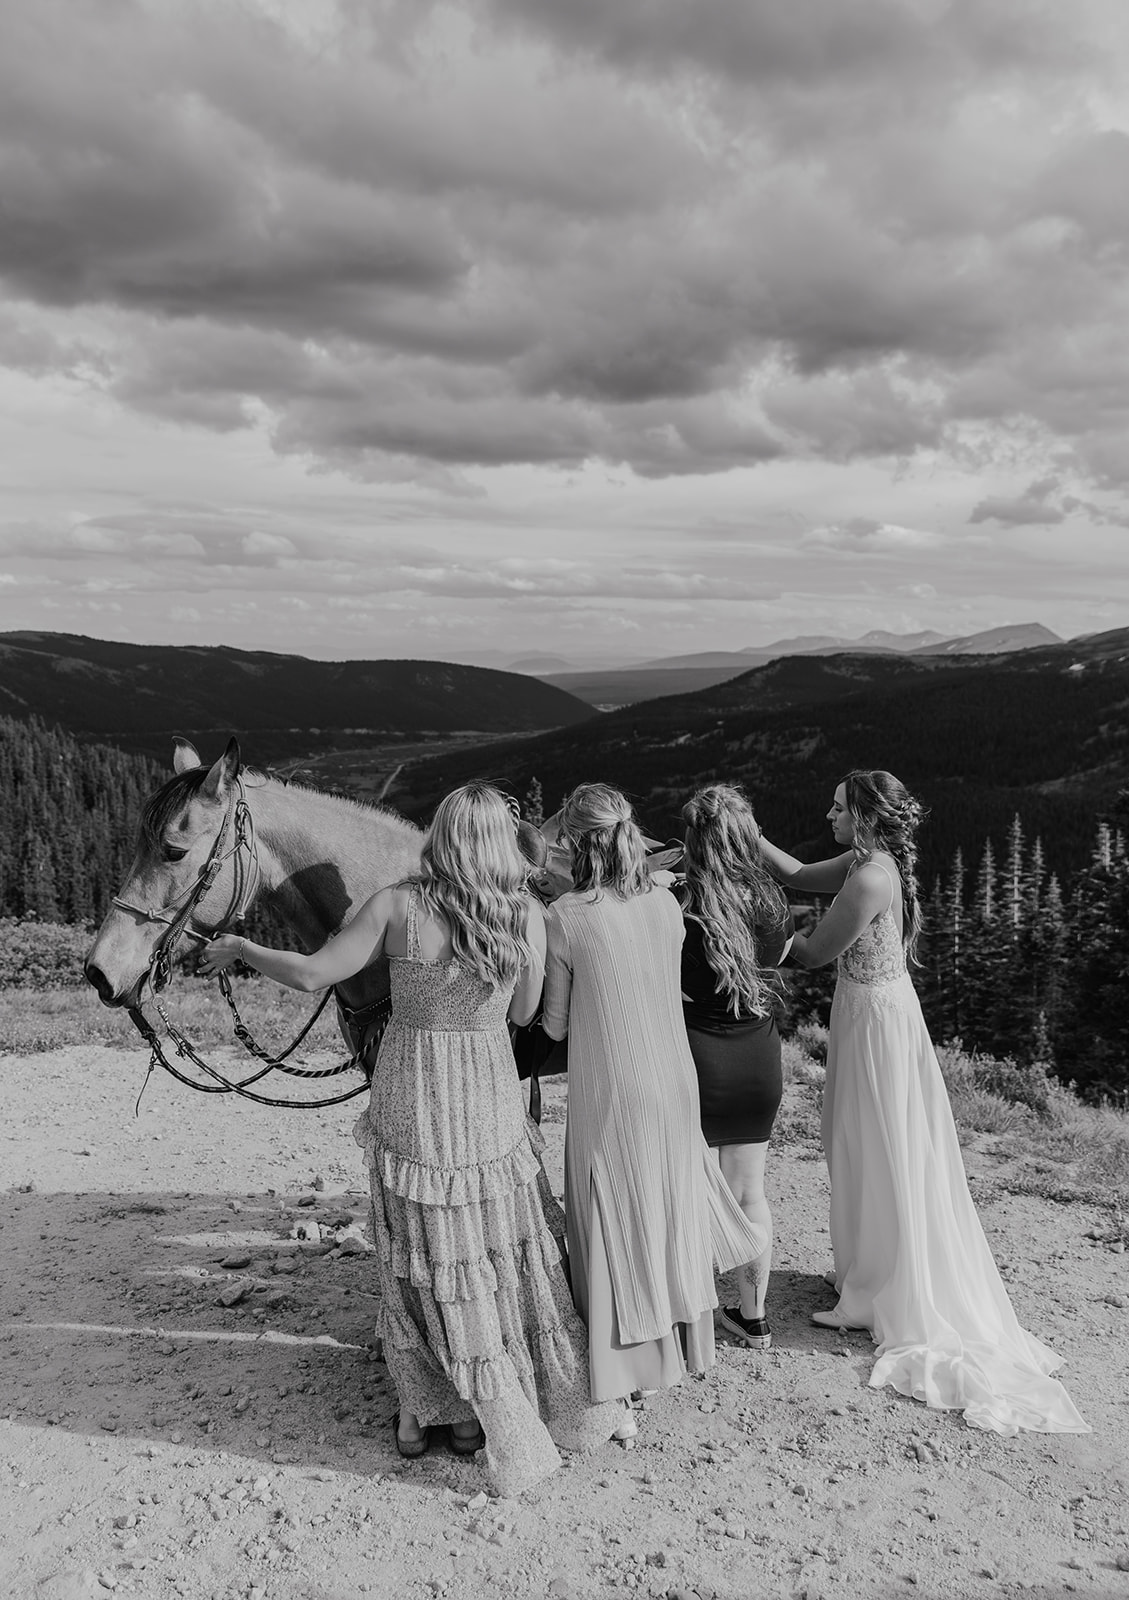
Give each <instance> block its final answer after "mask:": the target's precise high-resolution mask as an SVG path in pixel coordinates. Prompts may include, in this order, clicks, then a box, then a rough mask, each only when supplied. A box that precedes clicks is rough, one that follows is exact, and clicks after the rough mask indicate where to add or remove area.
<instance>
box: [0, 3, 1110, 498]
mask: <svg viewBox="0 0 1129 1600" xmlns="http://www.w3.org/2000/svg"><path fill="white" fill-rule="evenodd" d="M8 9H9V11H10V18H7V19H6V20H7V21H8V23H9V26H8V33H7V49H6V50H5V52H4V53H3V54H2V55H0V280H2V281H3V283H4V284H6V286H7V289H8V292H9V294H10V296H11V297H12V302H13V304H12V308H11V310H10V311H9V312H7V313H5V316H4V317H2V318H0V359H6V360H7V361H8V362H9V363H10V364H11V365H13V366H20V367H22V368H23V369H24V370H29V371H31V370H34V371H42V370H45V369H46V370H55V371H59V372H66V371H72V370H76V367H77V365H79V364H81V362H80V353H81V352H82V351H84V350H89V351H91V352H94V354H93V355H92V356H91V358H90V359H87V360H86V362H85V366H86V370H87V375H88V377H89V379H90V381H92V382H96V383H100V384H101V385H103V386H104V387H105V388H106V389H107V390H108V391H109V393H110V394H111V395H112V396H113V397H114V398H115V399H116V400H117V401H119V402H120V403H121V404H123V405H126V406H129V407H131V408H133V409H135V410H138V411H141V412H146V413H149V414H153V415H156V416H159V417H162V418H164V419H167V420H168V421H171V422H179V423H183V424H185V425H190V426H193V427H202V428H206V429H213V430H216V431H220V432H224V431H233V430H237V429H240V428H243V427H245V426H247V425H249V424H251V423H260V424H262V423H265V425H266V426H267V427H268V428H269V430H270V432H271V437H272V438H273V440H274V441H275V443H276V445H277V447H278V448H279V449H280V450H284V451H286V452H289V453H293V454H296V455H305V456H309V457H311V458H315V459H318V460H321V461H323V462H327V463H331V464H333V465H337V466H341V467H344V468H346V469H347V470H349V471H353V472H355V473H356V474H357V475H358V476H362V477H363V476H381V475H382V474H383V475H386V476H391V477H395V476H396V475H398V474H405V473H411V472H413V471H415V472H419V473H420V474H426V473H427V472H438V473H444V472H447V473H456V472H458V471H461V470H462V469H465V468H468V467H472V466H507V465H515V464H532V465H538V466H543V465H554V466H559V467H575V466H578V465H580V464H582V463H584V462H586V461H591V460H603V461H607V462H609V463H612V464H617V465H618V464H621V463H623V464H626V465H628V466H629V467H631V468H633V469H634V470H635V471H636V472H637V473H638V474H640V475H642V476H647V477H663V476H670V475H683V474H693V473H702V472H723V471H726V470H728V469H730V468H731V467H734V466H739V465H747V464H750V463H754V462H759V461H766V460H772V459H776V458H778V457H780V456H782V455H797V456H803V455H806V454H811V455H816V456H822V457H824V458H827V459H832V460H836V461H850V460H852V459H855V458H866V457H882V456H891V455H893V456H908V455H912V454H913V453H914V452H916V451H919V450H922V449H932V450H938V449H952V450H954V451H960V450H964V451H965V452H968V451H972V450H974V449H975V450H978V451H979V452H980V459H982V460H989V459H991V457H992V453H993V451H994V450H995V449H996V445H997V440H998V439H1001V438H1003V437H1004V436H1006V435H1008V434H1009V433H1010V432H1012V431H1013V430H1014V429H1015V428H1016V427H1017V426H1018V427H1019V428H1020V429H1021V430H1023V429H1034V430H1044V431H1045V432H1046V434H1047V435H1048V437H1051V438H1053V439H1055V440H1057V441H1059V442H1060V443H1061V445H1062V446H1063V447H1064V448H1066V449H1067V450H1068V451H1069V452H1071V453H1072V458H1073V462H1074V466H1075V469H1076V470H1077V471H1079V472H1081V473H1083V475H1089V476H1090V477H1091V478H1092V479H1093V481H1094V482H1096V483H1100V484H1102V485H1105V486H1108V487H1117V486H1119V485H1122V484H1129V447H1126V445H1125V443H1124V440H1125V437H1126V432H1127V429H1126V424H1127V423H1129V348H1127V345H1126V339H1125V336H1124V335H1123V334H1121V333H1120V329H1121V328H1122V327H1124V326H1125V325H1126V316H1127V313H1129V305H1127V303H1126V302H1127V291H1126V283H1127V281H1129V278H1127V274H1126V271H1125V268H1126V265H1127V262H1126V259H1125V253H1126V249H1127V248H1129V238H1127V235H1129V225H1127V222H1126V215H1127V213H1126V208H1125V205H1124V203H1123V198H1122V197H1123V195H1124V193H1125V186H1126V181H1127V179H1129V139H1127V138H1126V136H1125V134H1124V133H1122V132H1121V131H1119V130H1118V129H1116V128H1113V127H1110V126H1105V125H1103V122H1102V116H1101V113H1100V109H1098V102H1099V101H1100V95H1101V92H1102V91H1103V90H1104V88H1105V87H1106V85H1107V83H1109V82H1112V81H1113V80H1114V77H1115V67H1116V52H1115V51H1113V50H1112V49H1111V50H1108V51H1107V50H1106V48H1105V46H1106V45H1107V44H1110V43H1116V39H1117V37H1118V35H1117V26H1118V24H1117V17H1118V12H1117V10H1116V9H1115V8H1114V7H1113V5H1112V0H1110V3H1109V4H1103V3H1101V0H1095V3H1093V4H1087V5H1085V6H1082V7H1079V8H1077V9H1074V8H1072V9H1071V10H1070V11H1069V12H1067V11H1066V10H1065V9H1064V8H1058V7H1052V6H1050V5H1045V4H1042V3H1040V0H952V3H949V4H945V5H938V4H933V3H931V0H930V3H927V0H855V3H853V4H851V5H849V6H845V5H843V4H842V3H841V0H794V3H792V4H789V5H781V4H779V3H778V0H771V3H770V0H616V4H614V5H606V4H603V3H602V0H601V3H599V4H597V3H596V0H551V3H550V0H468V3H467V4H465V5H439V4H429V3H426V0H419V3H418V4H415V5H412V6H408V5H405V4H398V3H392V0H389V3H384V4H375V3H374V4H372V5H366V6H349V5H344V4H342V5H341V6H339V7H338V8H336V9H334V8H333V7H332V6H326V7H325V8H324V9H323V8H321V7H318V8H313V7H311V8H310V9H309V11H308V12H307V11H305V10H304V9H303V8H296V9H294V10H289V11H288V10H286V9H282V8H280V9H278V11H277V14H276V15H272V14H271V13H270V12H269V11H268V10H267V9H257V8H256V6H255V5H252V4H247V5H235V4H223V3H221V4H215V5H206V6H205V5H199V6H198V5H195V4H190V3H186V4H185V5H183V6H173V7H164V6H160V5H156V4H152V5H146V4H142V3H140V0H136V3H135V0H116V3H115V4H114V5H113V6H95V5H93V4H90V3H81V0H80V3H67V4H64V3H63V0H34V3H33V0H14V3H13V4H12V5H11V6H10V7H9V8H8ZM1107 56H1108V60H1107ZM21 299H22V301H23V302H24V303H25V304H26V305H28V306H30V307H31V308H32V312H33V313H34V312H36V310H37V311H38V316H39V320H38V321H37V320H36V315H34V314H29V315H27V316H26V317H22V315H21V313H20V310H19V306H18V305H17V303H16V302H17V301H18V300H21ZM0 309H2V308H0ZM53 309H55V310H59V309H65V310H66V311H67V312H69V313H70V314H72V315H73V316H75V317H77V318H79V319H81V320H82V322H83V324H84V326H83V329H82V331H81V337H80V334H79V333H76V334H75V335H74V336H73V337H71V336H69V335H67V336H65V335H64V334H63V333H62V332H59V331H57V330H54V329H52V328H50V327H49V326H48V325H47V324H46V323H45V322H44V320H43V316H44V314H45V313H47V312H50V311H52V310H53ZM84 339H85V340H86V341H87V342H86V343H84V342H83V340H84ZM37 363H38V365H37ZM972 433H975V438H972V437H971V434H972Z"/></svg>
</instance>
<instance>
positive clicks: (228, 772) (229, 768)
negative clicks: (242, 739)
mask: <svg viewBox="0 0 1129 1600" xmlns="http://www.w3.org/2000/svg"><path fill="white" fill-rule="evenodd" d="M238 776H239V740H238V739H236V738H235V737H234V736H232V738H230V739H229V740H228V741H227V749H226V750H225V751H224V753H223V755H222V756H220V758H219V760H218V761H217V762H216V764H215V766H214V767H213V768H212V770H211V771H210V772H209V773H208V776H207V777H206V778H205V779H204V782H203V784H202V785H201V789H200V793H201V794H202V795H205V796H206V797H207V798H208V799H209V800H225V799H226V798H227V792H228V790H229V789H230V788H231V785H232V784H233V783H234V782H235V780H236V778H238Z"/></svg>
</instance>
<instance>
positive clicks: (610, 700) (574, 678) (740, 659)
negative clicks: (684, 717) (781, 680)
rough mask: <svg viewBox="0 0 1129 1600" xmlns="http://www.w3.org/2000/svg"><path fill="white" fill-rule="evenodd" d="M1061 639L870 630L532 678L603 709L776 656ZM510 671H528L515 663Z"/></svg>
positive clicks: (706, 682) (689, 689)
mask: <svg viewBox="0 0 1129 1600" xmlns="http://www.w3.org/2000/svg"><path fill="white" fill-rule="evenodd" d="M1062 642H1063V641H1062V640H1061V639H1060V638H1059V636H1058V634H1057V633H1052V632H1051V630H1050V629H1049V628H1045V627H1044V626H1043V624H1042V623H1041V622H1024V623H1015V624H1012V625H1009V626H1007V627H1002V628H989V629H986V630H985V631H984V632H982V633H971V634H966V635H963V636H962V637H960V638H954V639H948V638H946V637H945V636H944V635H943V634H940V633H935V632H933V631H931V630H927V631H925V632H924V633H887V632H885V631H884V630H883V629H881V628H874V629H872V630H871V631H870V632H869V633H865V634H863V636H862V638H861V639H843V638H839V637H837V636H835V635H833V634H806V635H801V636H800V637H799V638H795V639H778V640H777V641H776V643H775V644H768V645H750V646H748V647H747V648H746V649H744V650H705V651H699V652H697V653H696V654H694V655H686V656H660V657H658V658H656V659H655V660H652V661H641V662H639V663H637V664H635V665H632V666H629V667H622V668H613V669H604V670H595V669H592V670H589V671H586V672H562V671H557V670H555V669H543V670H542V669H538V676H539V677H541V678H543V679H544V681H545V682H546V683H551V684H553V685H554V686H555V687H556V688H558V689H564V690H566V691H567V692H568V693H569V694H574V695H576V696H577V698H578V699H580V700H587V701H588V703H589V705H593V706H596V707H600V708H604V707H608V706H624V705H634V704H636V703H637V702H638V701H640V700H654V699H657V698H658V697H659V696H662V695H670V694H693V693H697V692H699V691H700V690H703V689H709V688H711V687H712V686H713V685H714V684H716V683H724V682H725V681H726V680H727V679H729V678H733V677H736V676H737V675H738V674H739V673H742V672H748V670H749V668H750V667H753V666H758V665H763V664H765V663H767V662H769V661H776V660H779V659H780V657H781V656H800V655H822V656H825V655H841V654H842V653H843V652H844V651H846V652H849V653H850V654H851V655H859V654H865V655H871V654H887V655H891V654H892V655H947V656H953V655H999V654H1001V653H1004V652H1010V651H1014V650H1031V649H1037V648H1039V647H1040V646H1044V645H1054V644H1061V643H1062ZM514 670H515V671H526V670H528V669H527V668H526V667H525V666H524V665H516V664H515V668H514Z"/></svg>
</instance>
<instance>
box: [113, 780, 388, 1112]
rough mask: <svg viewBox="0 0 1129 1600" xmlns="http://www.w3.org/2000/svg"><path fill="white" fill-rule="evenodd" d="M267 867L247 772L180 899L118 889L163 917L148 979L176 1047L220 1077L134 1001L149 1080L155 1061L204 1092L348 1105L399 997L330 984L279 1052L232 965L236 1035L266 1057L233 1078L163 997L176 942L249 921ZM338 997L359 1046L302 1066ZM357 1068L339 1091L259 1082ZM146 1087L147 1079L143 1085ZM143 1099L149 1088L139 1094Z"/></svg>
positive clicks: (271, 1101) (222, 977) (265, 1101)
mask: <svg viewBox="0 0 1129 1600" xmlns="http://www.w3.org/2000/svg"><path fill="white" fill-rule="evenodd" d="M228 861H231V862H232V863H233V868H234V883H233V887H232V895H231V899H230V901H229V902H228V906H227V910H226V911H225V912H224V914H223V916H222V917H220V919H219V920H218V921H217V922H216V923H215V924H214V925H213V926H212V927H211V928H210V929H208V931H207V932H204V933H201V932H198V931H197V930H196V929H195V928H190V927H189V926H188V924H189V922H190V920H191V919H192V916H193V914H194V912H195V910H196V908H197V906H198V905H199V904H200V902H201V901H202V900H203V899H204V897H205V896H206V895H207V893H208V891H209V890H210V889H211V887H212V885H213V883H214V882H215V880H216V877H217V875H218V874H219V872H220V869H221V868H222V867H223V866H224V864H225V863H226V862H228ZM262 876H263V874H262V867H261V865H260V862H259V850H258V840H257V836H256V833H255V818H254V814H253V813H252V811H251V808H250V806H249V805H248V803H247V792H246V788H245V786H244V783H243V779H242V778H241V777H237V778H236V780H235V786H234V788H233V789H232V792H231V797H230V799H229V801H228V804H227V808H226V810H225V811H224V816H223V821H222V822H221V823H220V826H219V830H218V832H217V833H216V837H215V839H214V840H213V842H212V848H211V850H210V851H209V853H208V859H207V860H206V861H205V863H204V865H203V866H202V867H201V869H200V871H199V872H198V873H197V875H196V878H195V879H194V881H193V882H192V883H190V884H189V885H188V887H187V888H186V889H184V890H183V891H182V892H181V893H180V894H178V895H177V896H175V898H174V899H172V900H169V901H167V902H166V903H165V904H164V905H163V906H158V907H152V906H141V905H137V904H136V903H135V902H134V901H132V900H127V899H126V898H125V897H124V896H123V895H115V896H114V898H113V901H112V904H113V905H115V906H118V907H120V908H121V910H123V911H129V912H132V914H133V915H134V916H136V917H142V918H144V920H145V921H146V922H162V923H164V924H165V931H164V933H162V935H161V937H160V939H159V940H158V941H157V946H156V949H155V950H154V951H153V954H152V955H151V956H150V958H149V965H148V967H147V968H146V970H145V974H144V977H143V978H142V980H141V982H142V986H143V985H144V982H145V979H146V978H147V979H148V980H149V986H150V988H151V990H152V991H153V995H154V1004H155V1006H156V1009H157V1012H158V1014H159V1015H160V1018H161V1021H162V1022H163V1023H164V1025H165V1030H166V1032H167V1033H168V1036H169V1038H170V1039H171V1040H172V1042H173V1044H174V1045H175V1047H176V1053H177V1055H178V1056H179V1057H181V1059H182V1060H188V1061H190V1062H191V1063H192V1065H193V1066H194V1067H197V1068H198V1069H199V1070H200V1071H201V1072H203V1073H204V1074H205V1075H206V1076H207V1077H208V1078H210V1079H211V1080H212V1081H211V1082H210V1083H201V1082H199V1080H198V1079H195V1078H190V1077H188V1076H187V1074H186V1073H183V1072H181V1071H180V1070H179V1069H178V1068H177V1067H175V1066H174V1065H173V1064H172V1062H171V1061H170V1060H169V1059H168V1057H167V1056H166V1054H165V1051H164V1047H163V1045H162V1042H161V1039H160V1037H159V1035H158V1033H157V1031H156V1029H155V1028H154V1027H153V1024H152V1023H151V1022H150V1021H149V1018H148V1017H147V1016H146V1015H145V1013H144V1012H143V1011H142V1009H141V1006H140V1005H139V1004H138V1005H132V1006H130V1007H129V1015H130V1020H131V1021H132V1023H133V1025H134V1027H135V1028H136V1029H137V1031H138V1032H139V1033H140V1034H141V1036H142V1038H143V1039H144V1040H145V1042H146V1044H147V1045H148V1046H149V1072H148V1073H147V1074H146V1078H145V1081H146V1083H147V1082H148V1081H149V1073H152V1071H153V1068H154V1067H158V1066H160V1067H163V1068H164V1069H165V1071H166V1072H168V1073H170V1074H171V1075H172V1076H173V1077H174V1078H176V1079H177V1081H178V1082H179V1083H183V1084H185V1085H186V1087H188V1088H189V1089H196V1090H199V1091H200V1092H201V1093H203V1094H234V1095H238V1096H239V1097H240V1098H241V1099H244V1100H254V1101H255V1102H256V1103H257V1104H258V1105H266V1106H291V1107H294V1108H296V1109H300V1110H310V1111H313V1110H319V1109H321V1108H322V1107H325V1106H334V1105H340V1104H341V1103H342V1102H343V1101H345V1100H352V1099H354V1098H355V1096H357V1095H359V1094H363V1093H364V1092H365V1091H366V1089H367V1088H368V1080H369V1078H370V1077H371V1075H372V1062H373V1060H374V1058H375V1054H376V1048H377V1046H378V1045H379V1043H380V1038H381V1035H382V1034H383V1032H384V1028H385V1026H386V1025H387V1022H388V1019H389V1017H390V1016H391V1011H392V1000H391V996H384V997H382V998H381V999H379V1000H377V1001H374V1002H373V1003H372V1004H370V1005H367V1006H362V1007H355V1008H354V1007H350V1006H347V1005H346V1004H345V1002H344V1001H343V999H342V998H341V996H340V995H339V994H338V993H337V991H336V990H335V989H327V990H326V992H325V994H324V995H323V996H322V998H321V1000H320V1001H319V1003H318V1005H317V1008H316V1010H315V1011H314V1013H313V1015H312V1016H311V1017H310V1019H309V1020H308V1021H307V1022H306V1024H305V1025H304V1027H303V1028H302V1029H301V1031H300V1032H299V1033H298V1035H297V1036H296V1038H294V1039H293V1040H292V1041H291V1042H290V1044H289V1045H287V1047H286V1049H285V1050H280V1051H279V1052H278V1053H277V1054H272V1053H271V1052H270V1051H268V1050H264V1049H263V1048H262V1047H261V1046H260V1045H259V1044H257V1043H256V1042H255V1039H254V1038H253V1036H252V1034H251V1032H250V1030H249V1029H248V1027H247V1025H246V1024H245V1023H244V1021H243V1018H242V1017H241V1016H240V1014H239V1009H238V1007H237V1006H236V1003H235V996H234V995H233V993H232V989H231V981H230V979H229V978H228V976H227V974H226V972H221V973H219V974H218V977H219V985H220V990H221V992H222V994H223V997H224V1000H225V1001H226V1003H227V1007H228V1010H229V1011H230V1012H231V1015H232V1021H233V1031H234V1033H235V1036H236V1038H237V1039H238V1040H239V1042H240V1044H241V1045H242V1046H243V1048H244V1049H245V1050H247V1051H248V1052H249V1053H250V1054H251V1055H253V1056H255V1057H257V1058H258V1060H260V1061H262V1062H263V1063H264V1065H263V1066H262V1067H261V1068H260V1069H259V1070H258V1071H256V1072H253V1073H251V1075H250V1076H249V1077H246V1078H243V1079H240V1080H239V1081H233V1080H232V1079H230V1078H227V1077H225V1076H224V1075H223V1073H221V1072H218V1071H217V1070H216V1069H215V1067H213V1066H211V1065H210V1064H209V1063H208V1062H207V1061H205V1060H204V1059H203V1057H202V1056H201V1055H200V1054H199V1052H198V1051H197V1050H196V1048H195V1046H194V1045H193V1044H192V1043H191V1041H190V1040H188V1039H187V1038H186V1037H185V1035H184V1034H183V1033H182V1032H181V1031H180V1029H179V1028H178V1027H177V1026H176V1024H175V1023H174V1022H172V1021H171V1019H170V1018H169V1017H168V1015H167V1013H166V1012H165V1009H164V1007H163V1006H162V1005H161V1003H160V1000H159V999H157V998H156V997H157V996H158V995H159V994H160V993H161V991H162V990H163V989H165V988H167V986H168V984H169V981H170V979H171V977H172V962H173V957H174V955H175V953H176V947H177V944H178V943H179V941H180V940H181V938H184V937H187V938H189V939H197V940H199V941H200V943H202V944H207V943H208V942H209V940H211V939H212V938H214V937H215V935H216V934H217V933H223V932H225V931H226V930H227V929H228V928H230V927H231V926H232V924H233V923H238V922H241V921H242V920H243V919H244V917H245V916H246V915H247V911H248V909H249V908H250V906H251V903H252V901H253V900H254V898H255V895H256V894H257V893H258V890H259V886H260V884H261V882H262ZM331 997H332V998H333V999H334V1000H335V1001H336V1003H337V1011H338V1016H339V1018H340V1021H341V1025H342V1028H343V1029H344V1030H345V1032H346V1034H347V1037H348V1039H349V1042H350V1043H351V1045H352V1047H353V1053H352V1055H351V1056H350V1058H349V1060H348V1061H343V1062H340V1063H339V1064H337V1065H336V1066H332V1067H321V1068H311V1067H298V1066H294V1065H293V1064H292V1063H289V1062H288V1061H287V1059H286V1058H287V1057H288V1056H289V1055H290V1054H291V1053H292V1052H293V1051H294V1050H296V1049H297V1047H298V1046H299V1045H300V1044H301V1042H302V1040H303V1039H304V1038H305V1037H306V1035H307V1034H308V1033H309V1031H310V1029H311V1028H312V1027H313V1025H314V1023H315V1022H316V1021H317V1020H318V1018H319V1017H320V1016H321V1014H322V1012H323V1011H324V1010H325V1007H326V1005H327V1004H328V1002H329V1000H330V998H331ZM353 1067H359V1068H360V1069H361V1070H362V1071H363V1072H364V1074H365V1081H364V1082H363V1083H361V1084H359V1085H357V1087H355V1088H353V1089H349V1090H346V1091H345V1092H344V1093H342V1094H338V1095H333V1096H330V1097H327V1098H326V1099H323V1100H301V1099H299V1100H291V1099H281V1098H278V1097H276V1096H273V1095H265V1094H259V1093H257V1092H255V1091H254V1090H253V1089H252V1087H251V1085H252V1084H256V1083H258V1082H259V1081H260V1080H261V1079H262V1078H265V1077H266V1075H267V1074H268V1073H269V1072H274V1071H278V1072H284V1073H288V1074H289V1075H291V1076H292V1077H296V1078H332V1077H336V1076H337V1075H338V1074H339V1073H342V1072H348V1071H349V1070H350V1069H351V1068H353ZM142 1093H144V1084H143V1085H142ZM137 1099H138V1105H140V1103H141V1095H138V1097H137Z"/></svg>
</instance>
